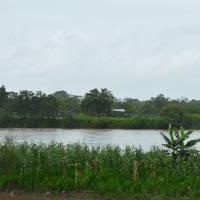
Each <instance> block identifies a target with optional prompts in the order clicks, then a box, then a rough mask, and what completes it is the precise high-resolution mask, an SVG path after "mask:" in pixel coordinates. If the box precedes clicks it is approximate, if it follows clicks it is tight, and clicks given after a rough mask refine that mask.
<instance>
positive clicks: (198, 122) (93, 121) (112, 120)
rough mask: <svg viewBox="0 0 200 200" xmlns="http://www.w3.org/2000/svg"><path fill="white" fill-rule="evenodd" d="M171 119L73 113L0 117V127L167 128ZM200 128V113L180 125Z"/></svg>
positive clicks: (186, 118)
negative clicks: (34, 116) (51, 116)
mask: <svg viewBox="0 0 200 200" xmlns="http://www.w3.org/2000/svg"><path fill="white" fill-rule="evenodd" d="M169 123H172V124H174V123H173V121H172V122H170V120H168V119H166V118H163V117H160V116H132V117H95V116H87V115H71V116H68V117H65V118H56V119H47V118H17V117H9V116H4V117H0V128H92V129H101V128H102V129H167V128H168V124H169ZM180 125H183V126H184V127H185V128H187V129H200V115H188V116H186V117H185V119H184V121H183V122H182V123H181V124H178V126H180Z"/></svg>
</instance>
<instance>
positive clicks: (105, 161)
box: [0, 138, 200, 199]
mask: <svg viewBox="0 0 200 200" xmlns="http://www.w3.org/2000/svg"><path fill="white" fill-rule="evenodd" d="M199 171H200V154H199V153H198V152H193V153H191V156H190V157H188V158H187V159H184V160H178V161H177V163H176V166H173V164H172V158H171V156H169V155H166V154H165V152H163V151H162V150H160V149H158V148H156V147H154V148H152V150H151V151H149V152H144V151H143V150H142V149H136V148H134V147H130V146H127V147H126V148H125V149H121V148H119V147H117V146H106V147H102V148H100V147H91V148H89V147H88V146H86V145H81V144H72V145H63V144H58V143H52V144H49V145H47V144H38V145H36V144H27V143H24V144H16V143H15V142H13V140H11V139H9V138H7V139H6V140H5V142H4V143H2V144H0V189H2V190H5V189H8V190H14V189H19V190H25V191H30V192H36V191H38V192H42V191H51V192H61V191H66V192H67V191H85V190H87V191H88V190H89V191H94V192H97V193H103V194H106V195H114V196H115V197H116V196H118V197H119V198H122V197H123V198H125V197H135V198H138V199H141V198H143V199H146V198H147V197H148V199H150V198H151V197H152V198H154V197H155V196H156V199H162V198H169V199H173V198H176V199H178V198H179V197H184V198H189V199H192V198H195V197H198V196H199V194H200V191H199V187H200V173H199Z"/></svg>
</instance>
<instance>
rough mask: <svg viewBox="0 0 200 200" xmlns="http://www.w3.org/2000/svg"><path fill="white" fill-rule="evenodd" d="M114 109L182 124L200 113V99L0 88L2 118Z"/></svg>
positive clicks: (103, 112)
mask: <svg viewBox="0 0 200 200" xmlns="http://www.w3.org/2000/svg"><path fill="white" fill-rule="evenodd" d="M114 108H115V109H119V108H120V109H124V110H125V113H123V115H124V116H161V117H162V116H164V117H166V116H167V117H170V119H172V120H176V121H181V120H183V118H184V116H185V115H187V114H194V115H195V114H196V115H198V114H200V100H188V99H186V98H182V99H176V100H175V99H170V98H168V97H165V96H164V95H163V94H160V95H158V96H156V97H152V98H151V99H149V100H144V101H142V100H139V99H135V98H125V99H117V98H115V97H114V96H113V94H112V92H111V91H109V90H108V89H106V88H104V89H101V90H98V89H93V90H90V91H89V92H87V93H86V94H85V95H84V96H83V97H81V96H76V95H70V94H68V93H67V92H66V91H57V92H55V93H53V94H45V93H43V92H41V91H37V92H33V91H28V90H21V91H19V92H13V91H7V90H6V88H5V86H4V85H3V86H2V87H0V117H2V116H12V117H16V118H56V117H65V116H67V115H70V114H72V113H75V114H78V113H84V114H87V115H92V116H113V115H114V113H113V112H112V109H114Z"/></svg>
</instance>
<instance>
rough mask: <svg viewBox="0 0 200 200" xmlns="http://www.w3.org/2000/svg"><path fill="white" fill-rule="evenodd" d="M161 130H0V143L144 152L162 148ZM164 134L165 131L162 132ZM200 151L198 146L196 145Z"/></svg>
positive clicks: (195, 134) (194, 136) (199, 133)
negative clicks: (10, 141) (78, 145)
mask: <svg viewBox="0 0 200 200" xmlns="http://www.w3.org/2000/svg"><path fill="white" fill-rule="evenodd" d="M161 131H162V130H103V129H102V130H99V129H98V130H97V129H73V130H72V129H0V142H2V141H3V140H4V139H5V137H6V136H12V137H14V140H15V141H16V142H17V143H23V142H24V141H26V142H28V143H40V142H42V143H46V144H48V143H51V142H52V141H54V142H58V143H63V144H71V143H78V142H79V143H84V144H87V145H89V146H105V145H118V146H120V147H122V148H123V147H125V146H126V145H131V146H132V145H134V146H135V147H139V146H140V147H141V148H142V149H144V150H149V149H151V148H152V147H153V146H159V147H161V146H162V143H163V139H162V137H161V136H160V132H161ZM162 132H165V131H162ZM199 137H200V130H198V131H194V133H193V134H192V138H199ZM197 148H198V149H200V144H198V145H197Z"/></svg>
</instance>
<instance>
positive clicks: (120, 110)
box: [112, 108, 126, 115]
mask: <svg viewBox="0 0 200 200" xmlns="http://www.w3.org/2000/svg"><path fill="white" fill-rule="evenodd" d="M112 114H113V115H125V114H126V110H125V109H123V108H114V109H112Z"/></svg>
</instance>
